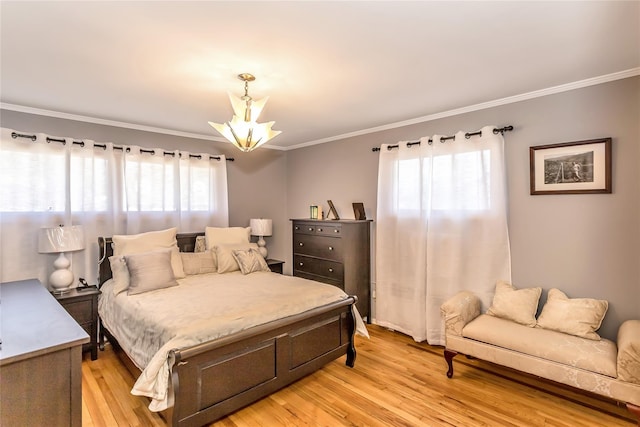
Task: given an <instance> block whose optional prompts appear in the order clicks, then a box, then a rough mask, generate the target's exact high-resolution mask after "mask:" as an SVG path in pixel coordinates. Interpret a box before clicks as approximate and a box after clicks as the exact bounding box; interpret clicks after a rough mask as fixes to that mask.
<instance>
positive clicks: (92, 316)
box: [53, 286, 100, 360]
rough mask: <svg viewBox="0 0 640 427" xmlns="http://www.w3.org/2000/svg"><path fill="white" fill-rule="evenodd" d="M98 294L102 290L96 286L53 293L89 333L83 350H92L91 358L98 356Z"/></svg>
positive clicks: (94, 358)
mask: <svg viewBox="0 0 640 427" xmlns="http://www.w3.org/2000/svg"><path fill="white" fill-rule="evenodd" d="M98 295H100V291H99V290H98V288H96V287H95V286H92V287H91V288H90V289H85V290H82V291H78V290H76V289H71V290H69V291H67V292H65V293H63V294H59V295H57V294H53V296H54V297H55V298H56V299H57V300H58V302H59V303H60V305H62V306H63V307H64V308H65V310H67V312H68V313H69V314H70V315H71V317H73V318H74V319H75V321H76V322H78V324H79V325H80V326H82V328H83V329H84V330H85V331H86V332H87V334H89V342H88V343H87V344H84V345H83V346H82V351H83V352H84V351H88V350H91V360H96V359H97V358H98Z"/></svg>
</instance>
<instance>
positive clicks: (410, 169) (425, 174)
mask: <svg viewBox="0 0 640 427" xmlns="http://www.w3.org/2000/svg"><path fill="white" fill-rule="evenodd" d="M493 129H495V128H494V127H492V126H487V127H484V128H483V129H482V130H481V136H471V137H470V138H469V139H467V138H465V133H463V132H459V133H457V134H456V135H455V139H454V140H450V139H447V140H446V141H441V138H442V136H440V135H435V136H433V137H432V138H431V139H432V142H431V143H429V138H428V137H425V138H422V139H421V141H420V144H419V145H418V144H413V145H410V146H408V145H407V144H406V143H405V142H400V143H398V148H392V149H389V148H388V145H383V146H382V147H381V150H380V160H379V168H378V211H377V219H376V220H377V227H376V230H377V234H376V319H375V323H377V324H379V325H382V326H385V327H388V328H391V329H394V330H397V331H400V332H403V333H406V334H408V335H410V336H411V337H413V338H414V339H415V340H416V341H424V340H427V341H428V342H429V343H430V344H432V345H443V344H444V327H443V323H442V320H441V318H440V305H441V304H442V303H443V302H444V301H446V299H447V298H449V297H450V296H452V295H453V294H455V293H456V292H457V291H459V290H470V291H473V292H474V293H475V294H476V295H478V296H479V297H480V299H481V301H482V303H483V310H484V309H486V308H488V306H489V305H490V303H491V300H492V296H493V292H494V288H495V284H496V281H497V280H500V279H504V280H508V281H510V280H511V259H510V249H509V236H508V231H507V200H506V193H507V191H506V176H505V175H506V174H505V167H504V139H503V137H502V135H501V134H497V135H496V134H494V133H493Z"/></svg>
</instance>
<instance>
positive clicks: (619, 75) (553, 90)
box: [0, 67, 640, 151]
mask: <svg viewBox="0 0 640 427" xmlns="http://www.w3.org/2000/svg"><path fill="white" fill-rule="evenodd" d="M638 75H640V67H636V68H630V69H628V70H624V71H619V72H616V73H611V74H605V75H602V76H598V77H592V78H589V79H584V80H579V81H576V82H572V83H566V84H562V85H558V86H552V87H549V88H546V89H540V90H536V91H533V92H527V93H522V94H519V95H513V96H508V97H506V98H500V99H495V100H492V101H487V102H482V103H479V104H474V105H469V106H467V107H461V108H456V109H453V110H448V111H443V112H440V113H435V114H429V115H427V116H422V117H416V118H414V119H409V120H403V121H400V122H395V123H390V124H387V125H382V126H376V127H372V128H368V129H362V130H359V131H355V132H349V133H343V134H341V135H335V136H331V137H327V138H322V139H317V140H314V141H308V142H303V143H301V144H296V145H292V146H290V147H279V146H276V145H269V144H265V145H263V146H262V147H261V148H268V149H272V150H280V151H289V150H295V149H298V148H304V147H310V146H312V145H318V144H324V143H327V142H332V141H338V140H341V139H346V138H353V137H356V136H361V135H367V134H370V133H374V132H381V131H385V130H389V129H396V128H399V127H403V126H410V125H414V124H417V123H424V122H429V121H433V120H437V119H442V118H445V117H451V116H457V115H460V114H465V113H470V112H473V111H478V110H484V109H487V108H493V107H498V106H501V105H507V104H513V103H515V102H520V101H525V100H528V99H533V98H540V97H543V96H548V95H554V94H557V93H562V92H568V91H571V90H575V89H581V88H585V87H589V86H595V85H598V84H602V83H608V82H611V81H615V80H621V79H626V78H628V77H635V76H638ZM0 108H1V109H3V110H10V111H17V112H21V113H28V114H36V115H40V116H48V117H55V118H60V119H67V120H76V121H80V122H86V123H93V124H98V125H105V126H115V127H120V128H126V129H134V130H140V131H144V132H153V133H160V134H166V135H173V136H180V137H185V138H196V139H204V140H209V141H216V142H224V143H229V142H228V141H227V140H226V139H224V138H219V137H214V136H211V135H205V134H199V133H191V132H183V131H179V130H174V129H165V128H159V127H154V126H145V125H140V124H135V123H128V122H121V121H116V120H106V119H100V118H96V117H89V116H83V115H78V114H70V113H62V112H59V111H52V110H45V109H41V108H34V107H26V106H22V105H16V104H9V103H5V102H0Z"/></svg>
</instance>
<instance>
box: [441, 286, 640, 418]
mask: <svg viewBox="0 0 640 427" xmlns="http://www.w3.org/2000/svg"><path fill="white" fill-rule="evenodd" d="M509 288H510V289H509ZM534 289H535V290H534ZM522 291H527V293H528V294H529V296H528V297H527V298H524V299H523V298H519V301H518V298H515V299H514V298H513V296H515V295H517V294H516V293H517V292H521V295H520V297H524V293H522ZM531 291H533V292H531ZM540 291H541V289H540V288H530V289H521V290H517V291H516V290H515V288H513V287H511V285H509V284H506V283H504V282H500V283H498V286H497V287H496V296H495V297H494V304H493V305H492V307H491V308H490V309H489V310H488V311H487V312H486V314H481V302H480V299H479V298H478V297H477V296H475V295H474V294H473V293H471V292H468V291H462V292H460V293H458V294H456V295H454V296H453V297H452V298H450V299H449V300H448V301H446V302H445V303H444V304H443V305H442V307H441V312H442V315H443V318H444V322H445V340H446V346H445V350H444V357H445V360H446V361H447V364H448V367H449V370H448V371H447V377H449V378H452V377H453V358H454V357H455V356H456V355H457V354H458V353H461V354H464V355H467V356H472V357H476V358H478V359H482V360H485V361H488V362H492V363H496V364H499V365H503V366H506V367H509V368H512V369H516V370H519V371H522V372H526V373H529V374H533V375H537V376H539V377H542V378H545V379H548V380H552V381H556V382H559V383H562V384H566V385H569V386H572V387H576V388H578V389H581V390H584V391H587V392H591V393H595V394H597V395H600V396H604V397H607V398H611V399H614V400H617V401H619V402H623V403H624V404H626V407H627V409H628V410H629V411H630V412H631V413H632V414H634V415H635V416H636V417H637V418H638V425H639V426H640V320H627V321H625V322H624V323H623V324H622V325H621V326H620V328H619V331H618V339H617V344H616V343H614V342H613V341H610V340H607V339H604V338H600V337H599V336H598V335H597V334H596V333H595V330H597V329H598V328H599V327H600V323H601V321H602V318H603V317H604V312H606V301H597V300H588V299H568V298H566V295H564V294H563V293H562V292H561V291H558V290H556V289H552V290H550V291H549V298H548V300H547V305H545V307H544V308H543V310H542V313H541V314H540V316H539V317H538V319H536V318H535V313H536V309H537V300H538V298H539V295H540ZM536 293H537V297H536V296H535V294H536ZM525 299H528V300H529V302H527V303H525V304H522V302H523V301H524V300H525ZM534 299H535V305H533V300H534ZM594 301H595V303H594ZM598 303H600V304H599V305H600V312H601V316H600V313H598V314H597V315H595V318H596V320H595V322H591V325H590V327H589V328H588V329H585V325H586V324H587V323H589V322H586V321H585V319H584V318H583V319H580V318H579V317H580V316H584V315H585V313H586V314H587V316H593V313H594V309H593V308H594V304H595V306H597V305H598ZM602 303H604V304H602ZM500 304H502V307H500ZM585 304H586V305H585ZM527 306H528V307H527ZM603 306H604V307H603ZM571 309H575V310H573V311H572V310H571ZM545 310H547V311H546V312H545ZM553 310H556V312H555V314H554V313H553ZM508 311H511V313H508ZM517 311H520V313H518V312H517ZM595 311H597V309H596V310H595ZM525 312H526V313H525ZM572 315H573V318H572ZM598 316H600V319H599V320H597V317H598ZM509 317H511V318H509ZM554 322H556V325H554V324H553V323H554ZM550 327H553V328H554V329H555V330H554V329H550ZM572 327H573V329H571V328H572ZM576 328H577V329H576ZM558 329H559V330H558ZM580 329H582V330H580ZM580 335H582V336H580Z"/></svg>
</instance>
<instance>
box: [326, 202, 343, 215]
mask: <svg viewBox="0 0 640 427" xmlns="http://www.w3.org/2000/svg"><path fill="white" fill-rule="evenodd" d="M327 203H329V212H327V219H329V215H333V219H340V216H339V215H338V211H337V210H336V207H335V206H333V202H332V201H331V200H327Z"/></svg>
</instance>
